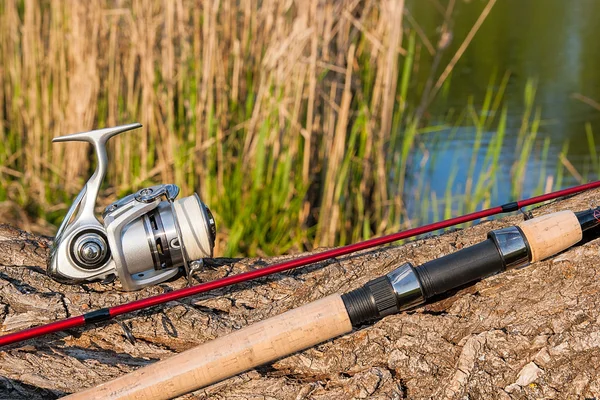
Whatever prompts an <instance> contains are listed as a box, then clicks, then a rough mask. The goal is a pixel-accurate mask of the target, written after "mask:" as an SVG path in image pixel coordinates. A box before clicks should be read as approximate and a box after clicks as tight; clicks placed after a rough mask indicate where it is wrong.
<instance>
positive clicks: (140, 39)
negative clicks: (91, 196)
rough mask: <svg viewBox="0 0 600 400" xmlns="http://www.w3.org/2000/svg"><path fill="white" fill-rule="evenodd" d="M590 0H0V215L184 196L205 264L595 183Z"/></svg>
mask: <svg viewBox="0 0 600 400" xmlns="http://www.w3.org/2000/svg"><path fill="white" fill-rule="evenodd" d="M599 12H600V2H598V1H595V0H578V1H573V2H566V1H563V0H502V1H495V0H447V1H442V0H405V1H403V0H385V1H376V0H373V1H369V0H338V1H323V0H303V1H294V0H264V1H260V2H255V1H230V0H222V1H201V2H200V1H188V0H162V1H159V0H148V1H136V0H131V1H126V0H91V1H75V0H52V1H50V0H2V1H0V223H10V224H13V225H17V226H19V227H21V228H23V229H26V230H29V231H34V232H37V233H42V234H46V235H53V234H54V232H55V231H56V226H57V225H58V224H59V223H60V221H61V220H62V218H63V217H64V215H65V213H66V211H67V209H68V207H69V206H70V204H71V202H72V201H73V198H74V196H75V195H76V194H77V192H78V191H79V190H80V189H81V187H82V186H83V184H84V183H85V181H86V180H87V178H88V177H89V175H90V174H91V173H92V171H93V169H94V163H93V154H92V153H91V148H90V147H89V146H88V145H85V144H75V143H69V144H51V139H52V138H53V137H55V136H59V135H64V134H68V133H74V132H80V131H86V130H90V129H96V128H103V127H108V126H115V125H119V124H126V123H131V122H140V123H142V124H143V125H144V127H143V128H142V129H140V130H136V131H133V132H129V133H126V134H124V135H122V136H120V137H118V138H116V139H113V140H112V141H111V143H110V146H109V159H110V168H109V174H108V176H107V179H106V182H105V185H104V190H103V193H102V194H101V196H102V201H101V203H102V204H101V205H107V204H108V203H110V202H112V201H113V200H115V199H116V198H117V197H121V196H123V195H125V194H127V193H129V192H131V191H134V190H137V189H139V188H141V187H144V186H148V185H153V184H158V183H176V184H177V185H180V186H181V188H182V194H183V195H186V196H187V195H189V194H191V193H192V192H193V191H197V192H198V193H199V194H200V196H201V198H202V199H203V201H204V202H205V203H207V204H208V205H209V206H210V207H211V209H212V211H213V213H214V215H215V217H216V219H217V224H218V228H219V229H218V244H217V249H216V251H217V254H218V255H246V256H252V255H273V254H283V253H292V252H298V251H304V250H311V249H313V248H316V247H323V246H334V245H341V244H347V243H349V242H353V241H357V240H361V239H367V238H369V237H372V236H374V235H380V234H384V233H391V232H395V231H398V230H400V229H404V228H408V227H412V226H416V225H419V224H422V223H426V222H431V221H433V220H439V219H441V218H445V217H450V216H455V215H458V214H462V213H465V212H469V211H473V210H476V209H480V208H485V207H488V206H491V205H496V204H501V203H504V202H508V201H512V200H515V199H518V198H520V197H524V196H531V195H535V194H540V193H542V192H547V191H552V190H556V189H559V188H563V187H567V186H572V185H574V184H577V183H579V182H585V181H589V180H594V179H598V176H599V173H600V163H599V159H598V154H597V151H598V149H597V145H596V142H597V141H600V136H599V135H600V126H598V124H599V123H600V120H599V115H600V104H599V102H600V54H599V52H600V48H599V47H598V46H597V44H596V40H597V38H598V35H599V34H600V27H599V25H598V24H597V23H596V18H595V16H597V15H599Z"/></svg>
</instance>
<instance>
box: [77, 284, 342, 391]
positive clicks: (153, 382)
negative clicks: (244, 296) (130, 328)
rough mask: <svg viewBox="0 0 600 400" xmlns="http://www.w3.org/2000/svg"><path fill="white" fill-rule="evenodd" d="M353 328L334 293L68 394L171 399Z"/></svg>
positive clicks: (338, 297) (340, 299) (339, 299)
mask: <svg viewBox="0 0 600 400" xmlns="http://www.w3.org/2000/svg"><path fill="white" fill-rule="evenodd" d="M351 330H352V325H351V323H350V319H349V317H348V313H347V312H346V308H345V306H344V303H343V301H342V298H341V297H340V295H337V294H335V295H331V296H328V297H325V298H323V299H321V300H317V301H315V302H312V303H309V304H306V305H304V306H302V307H299V308H296V309H293V310H290V311H288V312H286V313H283V314H281V315H278V316H276V317H273V318H269V319H267V320H264V321H261V322H259V323H256V324H253V325H250V326H248V327H246V328H243V329H240V330H238V331H235V332H233V333H230V334H229V335H226V336H222V337H220V338H218V339H215V340H212V341H210V342H208V343H205V344H202V345H200V346H198V347H195V348H192V349H190V350H187V351H185V352H183V353H180V354H178V355H176V356H173V357H171V358H168V359H166V360H163V361H159V362H157V363H154V364H152V365H149V366H147V367H143V368H140V369H138V370H136V371H134V372H132V373H130V374H127V375H124V376H122V377H120V378H117V379H115V380H113V381H110V382H106V383H104V384H102V385H100V386H97V387H94V388H91V389H87V390H84V391H83V392H80V393H76V394H73V395H71V396H68V397H66V398H67V399H71V400H73V399H86V400H90V399H145V400H146V399H147V400H150V399H170V398H173V397H176V396H179V395H182V394H185V393H189V392H191V391H193V390H196V389H200V388H202V387H205V386H208V385H210V384H212V383H216V382H218V381H220V380H223V379H225V378H228V377H231V376H234V375H236V374H239V373H241V372H243V371H246V370H249V369H251V368H253V367H256V366H258V365H261V364H264V363H267V362H270V361H274V360H276V359H278V358H281V357H284V356H286V355H289V354H292V353H295V352H297V351H300V350H303V349H306V348H308V347H311V346H314V345H316V344H318V343H321V342H324V341H326V340H328V339H331V338H334V337H336V336H339V335H342V334H344V333H348V332H350V331H351Z"/></svg>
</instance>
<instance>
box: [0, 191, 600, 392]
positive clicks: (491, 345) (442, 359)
mask: <svg viewBox="0 0 600 400" xmlns="http://www.w3.org/2000/svg"><path fill="white" fill-rule="evenodd" d="M599 193H600V191H593V192H588V193H585V194H583V195H580V196H577V197H574V198H571V199H568V200H566V201H563V202H559V203H554V204H552V205H550V206H546V207H544V208H542V209H538V210H535V211H534V215H536V216H537V215H541V214H545V213H549V212H553V211H558V210H566V209H571V210H575V211H578V210H583V209H586V208H588V207H589V204H590V202H591V201H592V199H594V197H595V196H597V195H598V194H599ZM521 221H522V217H521V216H518V215H517V216H512V217H509V218H505V219H502V220H496V221H492V222H484V223H482V224H480V225H478V226H475V227H473V228H468V229H464V230H457V231H454V232H451V233H447V234H445V235H442V236H436V237H431V238H428V239H425V240H419V241H416V242H411V243H408V244H406V245H403V246H397V247H386V248H384V249H379V250H374V251H367V252H362V253H360V254H357V255H353V256H349V257H343V258H339V259H335V260H331V261H329V262H326V263H321V264H319V265H316V266H311V267H307V268H302V269H299V270H296V271H293V272H289V273H284V274H279V275H275V276H273V277H269V278H264V279H260V280H258V281H256V282H249V283H246V284H241V285H237V286H235V287H232V288H224V289H220V290H217V291H215V292H212V293H208V294H203V295H199V296H195V297H193V298H190V299H185V300H182V301H176V302H171V303H169V304H167V305H166V306H164V307H156V308H153V309H151V310H147V311H140V312H137V313H134V314H132V315H130V316H124V317H121V318H118V319H117V321H111V322H106V323H103V324H100V325H98V326H97V327H94V328H88V329H85V330H77V329H76V330H72V331H69V332H65V333H61V334H55V335H50V336H47V337H43V338H39V339H35V340H31V341H28V342H25V343H22V344H19V345H13V346H10V347H7V348H2V349H0V398H7V399H8V398H10V399H19V398H23V399H39V398H44V399H45V398H53V397H59V396H61V395H64V394H67V393H72V392H75V391H79V390H82V389H84V388H88V387H91V386H95V385H98V384H100V383H102V382H105V381H108V380H110V379H114V378H116V377H118V376H121V375H123V374H125V373H126V372H130V371H132V370H135V369H137V368H139V367H140V366H143V365H148V364H150V363H153V362H155V361H157V360H159V359H163V358H166V357H171V356H173V355H174V354H175V353H179V352H181V351H183V350H186V349H189V348H191V347H193V346H195V345H198V344H200V343H205V342H207V341H209V340H212V339H215V338H217V337H221V336H223V335H225V334H227V333H230V332H232V331H235V330H237V329H239V328H241V327H244V326H247V325H248V324H251V323H255V322H258V321H261V320H263V319H265V318H267V317H271V316H275V315H278V314H281V313H282V312H284V311H286V310H289V309H292V308H295V307H298V306H300V305H302V304H305V303H308V302H311V301H314V300H317V299H320V298H323V297H325V296H327V295H329V294H332V293H335V292H346V291H348V290H351V289H353V288H355V287H357V286H359V285H362V284H364V283H365V282H366V281H368V280H369V279H372V278H373V277H376V276H379V275H381V274H383V273H385V272H387V271H389V270H391V269H393V268H395V267H396V266H397V265H399V264H400V263H402V262H405V261H409V262H412V263H413V264H415V265H418V264H421V263H423V262H425V261H428V260H430V259H432V258H434V257H438V256H441V255H444V254H448V253H450V252H453V251H456V250H458V249H460V248H462V247H464V246H468V245H472V244H474V243H477V242H479V241H481V240H483V239H484V238H485V236H486V233H487V232H488V231H489V230H491V229H498V228H500V227H504V226H509V225H515V224H518V223H520V222H521ZM49 243H50V241H49V239H48V238H41V237H36V236H33V235H29V234H26V233H23V232H21V231H18V230H16V229H13V228H10V227H7V226H2V227H0V321H1V323H2V325H1V326H0V332H2V333H6V332H8V331H10V330H14V329H22V328H26V327H29V326H33V325H35V324H39V323H44V322H50V321H52V320H55V319H57V318H64V317H66V316H69V315H77V314H80V313H84V312H87V311H90V310H92V309H96V308H99V307H106V306H113V305H117V304H120V303H123V302H126V301H130V300H134V299H138V298H142V297H146V296H148V295H151V294H156V293H160V292H162V291H165V290H172V289H174V288H180V287H183V286H185V284H186V282H185V280H184V279H183V278H180V279H177V280H174V281H172V282H168V283H165V284H162V285H160V286H158V287H154V288H147V289H144V290H142V291H140V292H133V293H131V292H120V291H119V284H118V282H114V283H111V284H108V285H103V284H101V283H92V284H86V285H76V286H69V285H62V284H59V283H56V282H54V281H52V280H51V279H49V278H48V277H47V276H46V275H45V262H46V257H47V254H48V251H49V248H48V246H49ZM599 243H600V241H598V240H594V241H591V242H588V243H586V244H583V245H580V246H576V247H574V248H572V249H570V250H567V251H565V252H563V253H561V254H559V255H558V256H555V257H552V258H550V259H547V260H545V261H542V262H539V263H536V264H535V265H532V266H529V267H527V268H523V269H519V270H514V271H509V272H507V273H505V274H502V275H498V276H494V277H490V278H488V279H486V280H484V281H481V282H479V283H477V284H475V285H471V286H469V287H466V288H463V289H461V290H459V291H457V292H455V293H452V294H451V295H449V296H446V297H445V298H443V299H440V300H439V301H438V302H436V303H433V304H430V305H427V306H425V307H422V308H419V309H417V310H415V311H411V312H405V313H402V314H399V315H395V316H389V317H386V318H384V319H383V320H382V321H380V322H378V323H376V324H374V325H373V326H370V327H365V328H363V329H359V330H355V331H354V332H352V333H350V334H347V335H344V336H341V337H339V338H337V339H335V340H332V341H329V342H326V343H324V344H321V345H318V346H316V347H314V348H311V349H308V350H304V351H301V352H299V353H296V354H294V355H292V356H289V357H286V358H283V359H281V360H279V361H276V362H274V363H272V364H270V365H267V366H264V367H260V368H258V369H256V370H252V371H250V372H247V373H244V374H241V375H239V376H236V377H234V378H231V379H227V380H225V381H223V382H221V383H218V384H215V385H212V386H209V387H207V388H204V389H202V390H200V391H197V392H195V393H193V394H191V395H186V396H183V397H182V398H201V399H223V398H244V399H245V398H261V399H263V398H273V399H297V398H319V399H340V398H411V399H425V398H447V399H459V398H464V397H465V396H467V395H468V396H469V397H471V398H502V399H508V398H540V397H548V398H573V397H600V362H599V361H600V311H599V310H600V307H599V306H600V283H599V282H598V272H597V270H598V269H597V268H598V266H597V264H598V263H597V260H598V254H599V251H598V244H599ZM276 260H281V258H278V259H268V260H265V259H244V260H232V259H215V260H214V262H213V263H212V264H210V265H209V267H208V268H207V269H206V270H204V271H202V272H201V273H199V274H197V275H196V278H197V279H198V280H201V281H206V280H212V279H215V278H217V277H222V276H225V275H229V274H235V273H239V272H242V271H246V270H248V269H251V268H258V267H261V266H264V265H265V264H267V263H271V262H274V261H276ZM122 326H125V327H126V330H127V331H128V332H130V334H131V335H132V336H133V338H134V342H133V343H132V342H130V341H129V339H128V338H127V336H128V335H127V334H126V331H125V330H124V329H123V327H122Z"/></svg>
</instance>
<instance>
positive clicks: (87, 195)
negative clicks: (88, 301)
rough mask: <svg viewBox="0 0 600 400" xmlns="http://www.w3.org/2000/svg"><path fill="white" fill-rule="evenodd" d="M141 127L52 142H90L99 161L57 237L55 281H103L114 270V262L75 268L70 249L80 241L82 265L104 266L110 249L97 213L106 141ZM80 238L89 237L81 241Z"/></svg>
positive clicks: (50, 268) (52, 266) (105, 163)
mask: <svg viewBox="0 0 600 400" xmlns="http://www.w3.org/2000/svg"><path fill="white" fill-rule="evenodd" d="M141 126H142V124H139V123H134V124H128V125H122V126H116V127H113V128H105V129H97V130H93V131H89V132H80V133H74V134H71V135H65V136H59V137H56V138H54V139H52V142H87V143H90V144H91V145H92V146H94V152H95V154H96V158H97V164H96V169H95V171H94V174H93V175H92V176H91V177H90V178H89V179H88V181H87V182H86V184H85V186H84V187H83V189H81V191H80V192H79V194H78V195H77V197H76V198H75V201H73V204H72V205H71V207H70V208H69V211H68V212H67V215H66V216H65V218H64V219H63V221H62V223H61V224H60V227H59V228H58V232H57V233H56V236H55V238H54V242H53V245H52V257H51V260H50V262H49V264H48V273H49V274H50V276H52V277H53V278H54V279H56V280H58V281H61V282H65V283H72V282H74V281H78V280H85V279H89V278H95V277H98V278H102V277H106V276H107V274H108V273H109V271H110V270H111V269H113V265H112V264H113V263H111V262H107V263H106V264H105V265H104V266H103V267H101V268H92V269H90V270H85V271H83V270H82V269H81V268H74V267H73V266H72V263H73V262H74V261H73V257H71V255H70V254H69V253H73V251H71V249H70V247H71V242H75V241H77V240H81V242H82V243H80V244H81V246H82V247H85V248H82V249H80V250H81V252H78V256H80V257H86V259H85V260H83V261H82V260H81V259H80V260H78V262H80V263H81V262H87V263H89V264H91V265H98V266H101V265H102V264H104V261H105V260H107V258H108V257H110V249H109V248H108V243H107V240H106V229H105V228H104V225H103V224H102V223H100V221H99V220H98V218H97V217H96V215H95V212H94V209H95V206H96V201H97V198H98V192H99V191H100V185H102V181H103V180H104V177H105V176H106V170H107V168H108V155H107V153H106V142H107V141H108V140H109V139H110V138H112V137H113V136H116V135H118V134H120V133H123V132H126V131H129V130H132V129H136V128H140V127H141ZM75 213H76V214H75ZM78 235H79V236H78ZM81 236H86V237H83V238H82V237H81ZM83 242H85V243H83ZM75 244H77V243H75Z"/></svg>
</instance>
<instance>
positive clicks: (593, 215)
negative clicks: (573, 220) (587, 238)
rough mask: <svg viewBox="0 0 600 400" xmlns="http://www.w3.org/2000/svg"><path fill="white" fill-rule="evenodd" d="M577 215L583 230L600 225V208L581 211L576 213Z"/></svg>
mask: <svg viewBox="0 0 600 400" xmlns="http://www.w3.org/2000/svg"><path fill="white" fill-rule="evenodd" d="M575 216H576V217H577V219H578V220H579V224H580V225H581V231H582V232H585V231H587V230H590V229H593V228H596V227H598V225H600V208H595V209H593V210H586V211H579V212H576V213H575Z"/></svg>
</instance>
